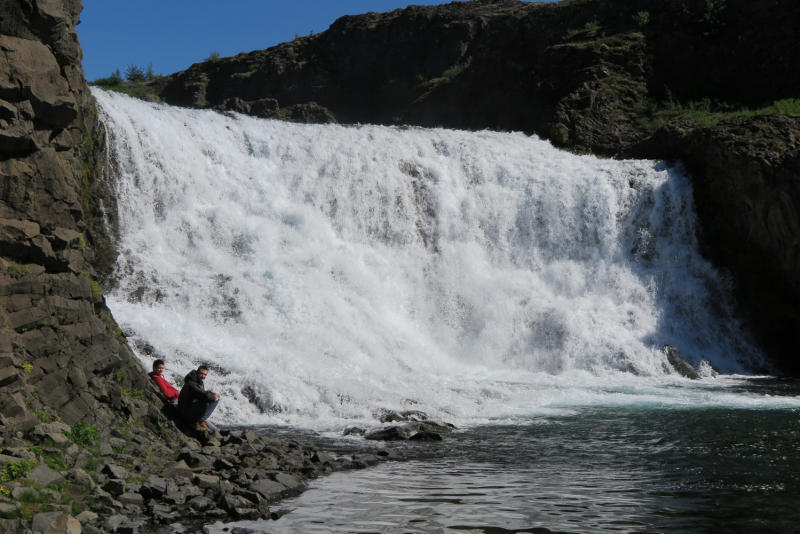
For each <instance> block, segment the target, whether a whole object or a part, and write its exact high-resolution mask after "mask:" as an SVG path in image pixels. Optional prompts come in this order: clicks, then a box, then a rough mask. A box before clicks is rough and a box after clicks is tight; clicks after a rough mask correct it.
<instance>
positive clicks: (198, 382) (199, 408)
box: [178, 365, 219, 432]
mask: <svg viewBox="0 0 800 534" xmlns="http://www.w3.org/2000/svg"><path fill="white" fill-rule="evenodd" d="M207 376H208V367H206V366H205V365H201V366H200V367H198V368H197V370H196V371H192V372H190V373H189V374H188V375H186V378H185V379H184V381H183V387H182V388H181V393H180V395H179V396H178V413H180V414H181V417H183V420H184V421H186V422H187V423H189V424H194V425H196V427H195V428H196V429H197V430H205V431H214V432H216V431H217V427H215V426H214V425H213V424H207V423H208V418H209V417H211V413H212V412H213V411H214V408H216V407H217V404H219V395H217V393H216V392H215V391H206V388H205V386H204V385H203V381H204V380H205V379H206V377H207Z"/></svg>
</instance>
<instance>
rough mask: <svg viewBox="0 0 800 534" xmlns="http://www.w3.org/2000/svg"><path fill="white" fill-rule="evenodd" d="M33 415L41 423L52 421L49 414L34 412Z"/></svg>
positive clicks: (40, 411) (39, 411)
mask: <svg viewBox="0 0 800 534" xmlns="http://www.w3.org/2000/svg"><path fill="white" fill-rule="evenodd" d="M33 414H34V415H35V416H36V417H37V418H38V419H39V421H41V422H42V423H50V422H52V421H53V416H52V415H50V414H49V413H47V412H45V411H42V410H34V411H33Z"/></svg>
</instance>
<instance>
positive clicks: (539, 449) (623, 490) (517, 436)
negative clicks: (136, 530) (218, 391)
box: [210, 380, 800, 534]
mask: <svg viewBox="0 0 800 534" xmlns="http://www.w3.org/2000/svg"><path fill="white" fill-rule="evenodd" d="M733 389H736V388H733ZM738 389H739V390H741V391H742V392H750V393H752V392H759V393H761V394H764V395H767V394H769V395H773V396H774V395H781V396H784V395H790V396H796V395H797V394H798V393H799V392H800V383H799V382H798V381H787V380H752V381H749V382H748V383H746V384H744V385H741V386H738ZM799 419H800V413H798V410H797V409H783V410H747V409H721V408H702V407H686V408H681V409H676V408H674V407H673V408H670V409H654V408H653V407H648V408H637V407H635V406H632V407H628V408H619V407H617V408H600V407H591V408H582V409H581V408H579V409H576V410H575V411H574V413H573V414H571V415H565V416H557V417H547V418H540V419H533V420H530V421H526V422H524V423H522V424H518V425H504V426H482V427H477V428H472V429H468V430H466V431H461V432H457V433H453V434H450V435H448V436H447V437H446V439H445V441H443V442H441V443H390V444H388V445H389V446H390V447H391V448H392V449H394V450H396V451H397V452H399V453H401V454H403V455H405V456H406V457H408V458H410V460H409V461H407V462H393V463H383V464H381V465H379V466H377V467H373V468H369V469H366V470H363V471H357V472H352V473H337V474H334V475H332V476H327V477H322V478H319V479H317V480H315V481H313V482H312V484H311V490H310V491H307V492H306V493H304V494H302V495H300V496H299V497H297V498H294V499H289V500H286V501H284V502H283V503H282V504H281V507H283V508H285V509H289V510H291V512H290V513H288V514H287V515H285V516H284V517H282V518H281V519H279V520H277V521H256V522H240V523H235V524H227V525H222V524H217V525H213V526H210V531H211V532H212V533H213V534H217V533H222V532H224V531H223V530H222V529H223V528H231V527H234V526H242V527H247V528H253V529H256V530H259V531H264V532H269V533H272V534H277V533H297V532H309V533H313V532H320V533H332V532H336V533H339V532H341V533H345V532H354V533H391V534H394V533H398V534H399V533H455V532H470V531H472V532H477V533H485V534H501V533H513V532H535V533H546V532H570V533H583V532H607V531H613V532H631V533H634V532H635V533H640V532H641V533H643V532H714V533H727V532H730V533H743V532H775V533H782V532H787V533H788V532H800V481H799V480H800V455H798V452H800V420H799ZM265 431H267V432H269V433H275V432H280V433H283V434H288V435H290V436H292V437H295V438H297V439H302V440H306V441H309V440H311V441H314V442H315V443H316V444H317V445H318V446H321V447H324V448H326V449H328V450H332V451H334V452H337V453H339V454H342V455H344V454H348V453H352V452H353V451H354V450H355V449H360V451H361V452H368V451H370V450H371V449H372V448H374V447H377V446H380V444H378V445H376V444H371V443H368V442H362V441H352V440H349V438H348V439H338V438H326V437H322V436H315V435H310V434H309V433H304V432H300V431H287V430H280V429H265Z"/></svg>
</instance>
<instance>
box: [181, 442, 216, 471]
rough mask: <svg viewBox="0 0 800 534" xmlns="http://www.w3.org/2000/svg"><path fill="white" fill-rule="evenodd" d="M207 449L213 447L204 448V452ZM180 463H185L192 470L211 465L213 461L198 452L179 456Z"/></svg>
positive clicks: (184, 453)
mask: <svg viewBox="0 0 800 534" xmlns="http://www.w3.org/2000/svg"><path fill="white" fill-rule="evenodd" d="M207 448H212V447H203V450H205V449H207ZM178 461H183V462H185V463H186V465H187V466H188V467H190V468H191V467H202V466H206V465H211V459H210V458H209V457H207V456H205V455H204V454H199V453H196V452H182V453H181V454H180V455H178Z"/></svg>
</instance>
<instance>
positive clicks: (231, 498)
mask: <svg viewBox="0 0 800 534" xmlns="http://www.w3.org/2000/svg"><path fill="white" fill-rule="evenodd" d="M217 506H219V507H220V508H222V509H223V510H227V511H228V512H232V511H233V510H234V509H235V508H248V507H249V506H250V501H248V500H247V499H245V498H244V497H241V496H239V495H233V494H232V493H228V494H226V495H223V496H222V498H221V499H220V500H219V501H218V502H217Z"/></svg>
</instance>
